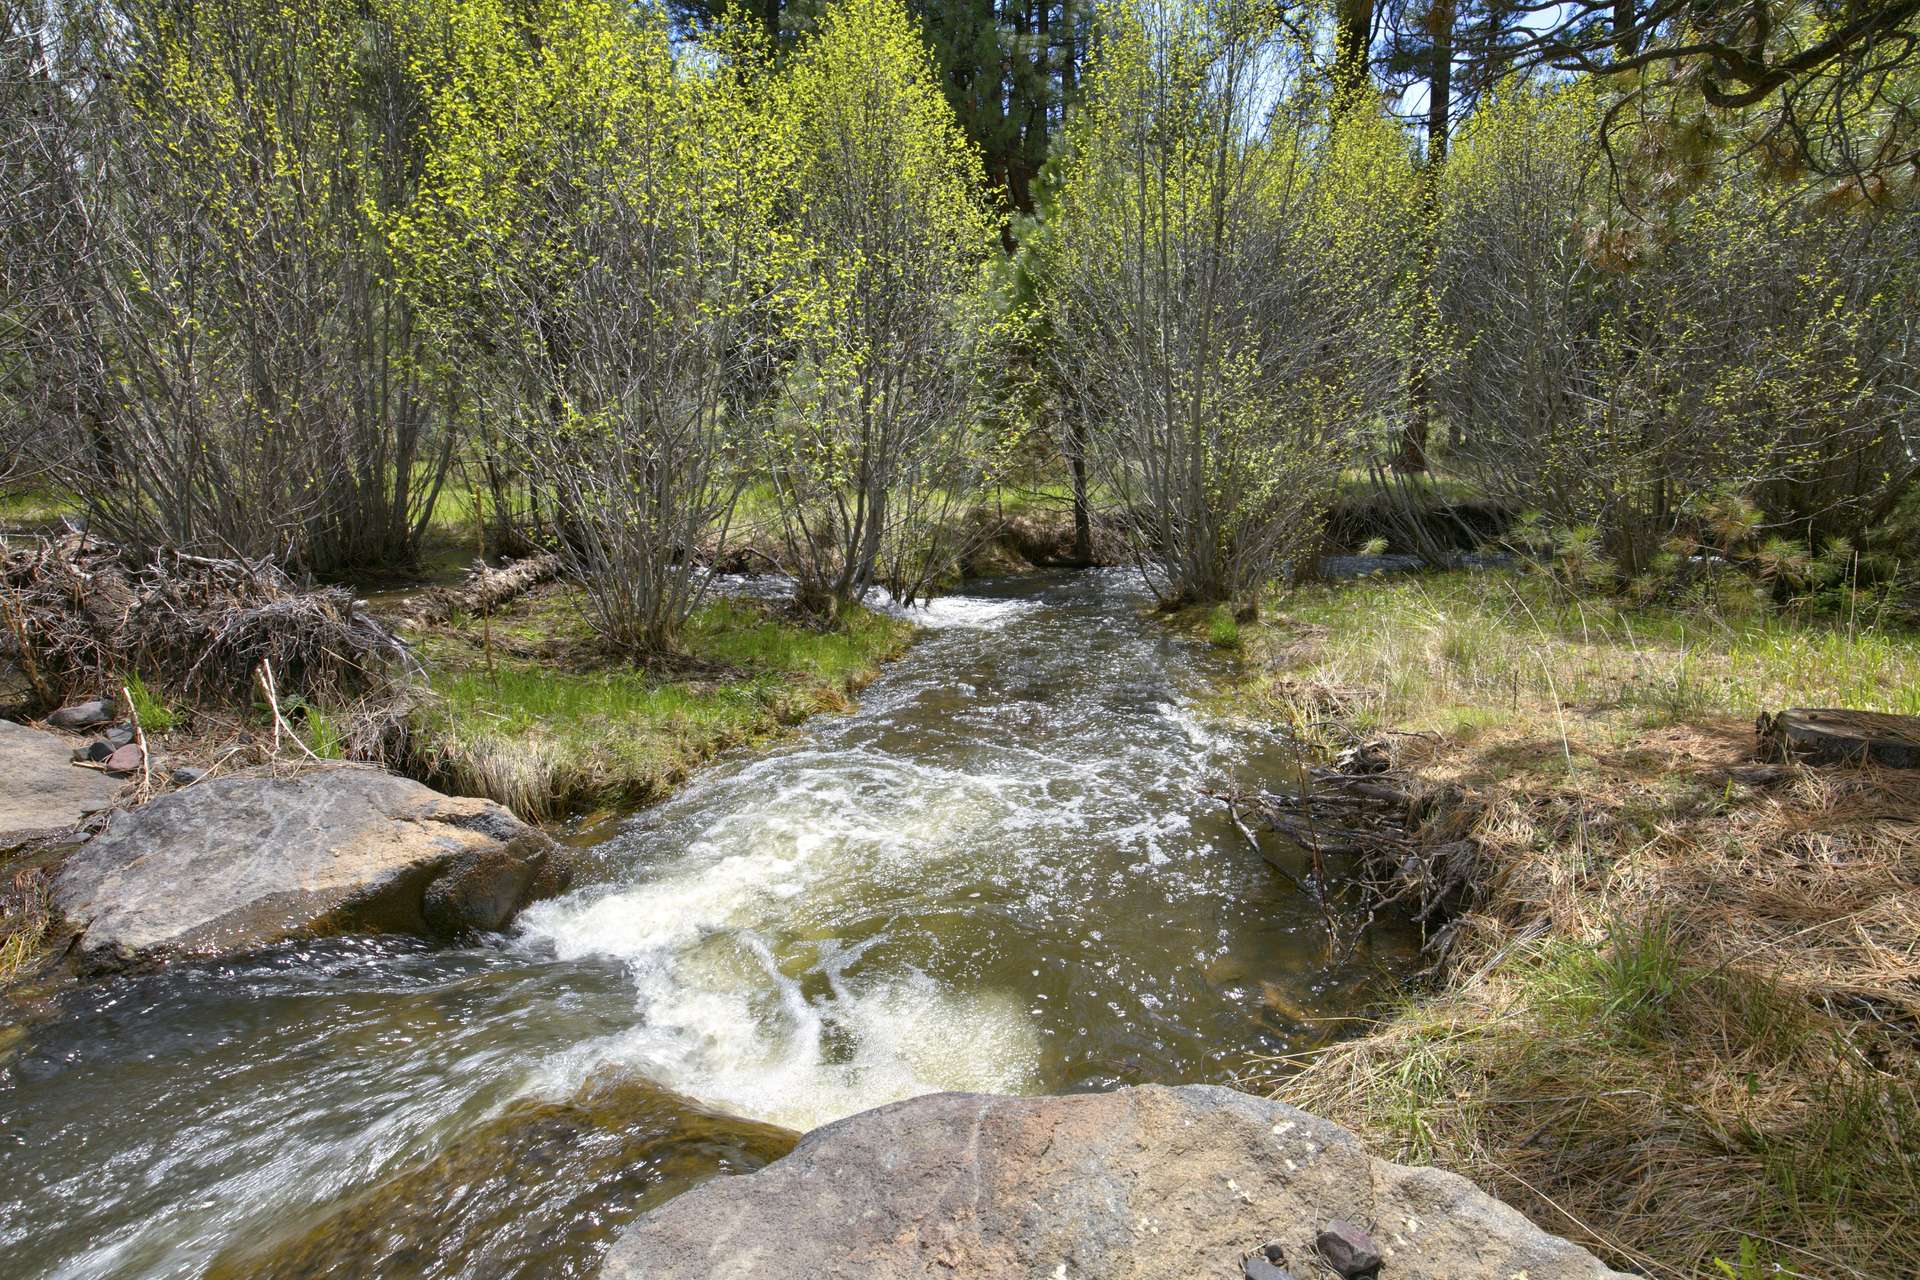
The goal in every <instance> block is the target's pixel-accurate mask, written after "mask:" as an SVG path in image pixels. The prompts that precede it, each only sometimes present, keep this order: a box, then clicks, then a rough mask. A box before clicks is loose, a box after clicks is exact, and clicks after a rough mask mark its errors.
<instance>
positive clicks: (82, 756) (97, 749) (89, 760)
mask: <svg viewBox="0 0 1920 1280" xmlns="http://www.w3.org/2000/svg"><path fill="white" fill-rule="evenodd" d="M113 747H114V744H113V743H111V742H106V741H103V740H101V739H99V738H95V739H94V740H93V741H92V742H89V743H88V744H87V745H86V746H84V747H79V748H76V749H75V751H74V753H73V762H74V763H75V764H99V763H100V762H101V761H102V760H105V759H106V758H107V757H108V756H110V755H112V754H113Z"/></svg>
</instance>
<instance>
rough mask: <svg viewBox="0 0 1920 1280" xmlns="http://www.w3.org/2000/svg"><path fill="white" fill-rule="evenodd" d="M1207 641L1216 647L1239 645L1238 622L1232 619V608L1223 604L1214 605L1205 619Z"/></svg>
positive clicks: (1236, 646)
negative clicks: (1211, 611) (1210, 613)
mask: <svg viewBox="0 0 1920 1280" xmlns="http://www.w3.org/2000/svg"><path fill="white" fill-rule="evenodd" d="M1207 643H1208V644H1210V645H1212V646H1213V647H1214V648H1216V649H1238V648H1239V647H1240V624H1239V623H1238V622H1236V621H1234V617H1233V610H1231V609H1229V608H1227V607H1226V606H1225V605H1217V606H1215V607H1214V610H1213V614H1212V616H1211V617H1209V618H1208V619H1207Z"/></svg>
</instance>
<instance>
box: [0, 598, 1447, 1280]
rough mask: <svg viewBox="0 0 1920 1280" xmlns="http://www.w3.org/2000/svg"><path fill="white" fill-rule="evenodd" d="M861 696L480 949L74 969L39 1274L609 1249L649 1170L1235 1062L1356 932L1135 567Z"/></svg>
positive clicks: (45, 1102) (1286, 1036)
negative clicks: (1264, 804) (928, 1099)
mask: <svg viewBox="0 0 1920 1280" xmlns="http://www.w3.org/2000/svg"><path fill="white" fill-rule="evenodd" d="M970 590H971V592H972V594H969V595H966V596H962V597H955V598H949V599H945V600H941V601H939V602H937V603H936V604H935V605H934V606H933V607H932V608H931V609H929V610H925V611H919V612H917V614H916V616H917V617H918V618H919V620H921V621H922V622H923V623H924V624H925V625H926V627H927V632H926V634H925V636H924V637H923V638H922V639H921V640H920V642H919V643H918V644H917V645H916V646H915V648H914V649H913V650H912V651H911V652H910V653H909V654H908V656H907V657H906V658H904V659H902V660H901V661H900V662H898V663H896V664H894V665H893V666H892V667H891V668H890V669H889V670H888V671H887V673H886V674H885V675H884V676H883V677H882V678H881V679H880V680H879V681H878V682H876V683H875V684H874V685H873V686H872V687H871V688H869V689H868V690H867V691H866V693H865V694H864V695H863V697H862V700H861V707H860V710H859V711H858V712H857V713H856V714H854V715H851V716H846V717H840V718H823V719H820V720H817V721H814V722H811V723H809V724H808V725H807V726H805V728H804V730H803V731H802V732H801V733H800V734H798V735H796V736H795V737H794V738H792V739H790V740H789V741H787V742H785V743H783V744H782V745H781V746H779V747H778V748H777V749H775V750H773V751H771V752H762V753H756V754H742V755H741V756H739V757H737V758H733V759H730V760H728V761H726V762H724V763H722V764H721V765H720V766H719V767H717V768H715V769H713V770H710V771H709V772H707V773H705V774H704V775H702V776H701V777H700V778H698V779H697V780H696V781H695V782H694V783H693V784H692V785H690V786H689V787H687V788H686V789H685V790H684V791H682V792H681V793H680V794H679V795H678V796H676V797H675V798H673V799H672V800H670V801H668V802H667V803H665V804H663V805H660V806H658V807H657V808H654V809H652V810H649V811H647V812H645V813H642V814H639V815H636V816H634V817H632V818H630V819H628V820H627V821H626V822H625V823H623V824H621V825H620V826H619V827H618V829H617V830H616V831H615V832H614V833H613V834H612V835H611V837H610V838H608V839H605V840H604V841H602V842H600V843H598V844H596V845H594V846H593V848H592V850H591V861H592V863H593V866H594V873H593V875H592V877H591V883H589V884H588V885H587V887H585V888H583V889H581V890H579V891H577V892H575V893H573V894H572V895H570V896H568V897H566V898H563V899H560V900H557V901H554V902H549V903H545V904H542V905H540V906H537V907H535V908H533V909H532V910H531V911H530V912H528V913H527V914H526V915H525V916H524V917H523V919H522V922H521V925H520V927H519V928H518V930H517V931H516V932H515V933H514V934H513V936H510V937H506V938H502V939H499V940H496V941H494V942H492V943H490V944H488V945H485V946H478V947H474V948H470V949H462V950H451V951H449V950H431V949H427V948H424V947H422V946H419V945H417V944H412V943H405V942H397V941H378V942H375V941H365V940H360V941H354V940H345V941H338V942H331V943H327V944H324V945H313V946H306V947H300V948H289V949H286V950H284V951H281V952H278V953H274V954H271V955H266V956H262V957H257V958H254V959H250V960H248V961H245V962H240V963H233V964H228V965H223V966H218V967H206V968H199V969H179V970H175V971H171V972H168V973H164V974H159V975H153V976H148V977H144V978H138V979H131V980H122V981H117V982H113V983H108V984H103V985H98V986H94V987H91V988H87V989H83V990H81V991H80V992H78V993H77V994H75V995H73V996H71V997H69V999H68V1007H67V1009H66V1010H65V1012H64V1014H63V1016H62V1017H61V1018H60V1019H58V1020H56V1021H54V1022H51V1023H48V1024H45V1025H42V1026H40V1027H38V1028H36V1029H35V1030H33V1031H32V1033H31V1035H30V1037H29V1038H28V1039H27V1040H26V1042H25V1043H24V1044H22V1045H20V1046H19V1047H17V1048H16V1049H15V1050H13V1051H12V1053H11V1056H10V1058H9V1060H7V1061H6V1062H5V1064H4V1066H3V1067H0V1170H3V1171H4V1176H0V1259H5V1260H6V1261H5V1263H4V1264H0V1271H3V1272H4V1273H5V1274H6V1275H8V1276H15V1275H17V1276H21V1277H37V1276H59V1277H106V1276H114V1277H119V1276H127V1277H132V1276H142V1277H146V1276H196V1275H203V1274H212V1275H219V1276H229V1275H230V1276H262V1275H279V1276H309V1275H311V1276H320V1275H326V1276H348V1275H358V1276H369V1277H373V1276H382V1277H399V1276H415V1275H419V1276H448V1277H503V1276H527V1277H532V1276H543V1277H544V1276H564V1275H583V1274H591V1270H592V1265H593V1260H594V1259H595V1258H596V1257H597V1255H598V1253H599V1251H600V1249H601V1248H603V1247H604V1242H605V1241H606V1240H607V1239H608V1238H610V1236H611V1235H612V1234H613V1233H615V1232H617V1230H618V1229H619V1227H620V1226H621V1225H622V1224H623V1223H624V1222H626V1221H628V1220H629V1219H630V1218H631V1217H632V1215H633V1214H634V1213H635V1212H637V1211H638V1210H639V1209H640V1208H644V1207H646V1206H648V1205H651V1204H654V1203H657V1202H659V1201H660V1200H662V1199H665V1198H666V1197H668V1196H670V1195H673V1194H675V1193H677V1192H679V1191H681V1190H684V1189H686V1188H687V1187H689V1186H691V1185H694V1184H695V1183H697V1182H698V1181H701V1180H703V1179H705V1178H708V1177H712V1176H715V1175H716V1174H720V1173H728V1172H739V1171H744V1170H748V1169H752V1168H755V1167H758V1166H759V1165H760V1164H763V1163H765V1161H766V1160H768V1159H772V1158H775V1157H777V1156H778V1155H779V1154H781V1152H782V1151H784V1150H785V1149H786V1146H787V1145H788V1144H790V1142H791V1140H792V1138H791V1135H790V1134H787V1133H783V1132H780V1131H779V1130H778V1129H775V1128H773V1127H772V1126H780V1127H782V1128H784V1129H791V1130H800V1129H805V1128H808V1127H811V1126H814V1125H817V1124H820V1123H823V1122H825V1121H828V1120H831V1119H834V1118H836V1117H839V1116H843V1115H847V1114H849V1113H851V1112H854V1111H857V1110H861V1109H863V1108H866V1107H871V1106H875V1105H878V1104H880V1103H883V1102H888V1101H891V1100H894V1099H898V1098H903V1097H907V1096H910V1095H913V1094H917V1093H922V1092H927V1091H930V1090H937V1089H972V1090H994V1091H1001V1092H1041V1091H1056V1090H1070V1089H1095V1088H1101V1087H1106V1086H1111V1085H1114V1084H1118V1083H1133V1082H1143V1081H1161V1082H1185V1081H1220V1082H1225V1081H1229V1080H1231V1079H1232V1078H1233V1077H1234V1076H1235V1075H1236V1074H1238V1073H1241V1072H1244V1071H1245V1070H1246V1069H1247V1067H1248V1062H1249V1058H1250V1057H1251V1056H1252V1055H1256V1054H1272V1053H1280V1052H1287V1051H1290V1050H1294V1049H1299V1048H1304V1047H1309V1046H1311V1045H1313V1044H1317V1043H1320V1042H1322V1041H1323V1040H1325V1039H1327V1038H1328V1037H1329V1036H1330V1035H1331V1034H1333V1028H1335V1027H1337V1025H1338V1024H1337V1023H1332V1022H1328V1021H1325V1020H1326V1019H1332V1018H1337V1017H1338V1016H1339V1015H1340V1014H1342V1013H1345V1012H1349V1011H1351V1010H1352V1009H1353V1008H1354V1007H1355V1006H1356V1005H1357V1004H1358V1003H1360V1002H1362V1001H1363V1000H1364V999H1366V998H1367V996H1368V995H1369V994H1371V993H1372V991H1373V988H1372V987H1371V985H1370V983H1371V979H1372V976H1373V975H1374V974H1375V973H1377V972H1378V971H1380V970H1381V969H1383V968H1390V967H1392V966H1393V965H1395V964H1396V963H1398V962H1399V961H1401V960H1403V959H1405V958H1406V957H1407V956H1408V955H1409V954H1410V952H1411V950H1412V948H1413V946H1414V939H1413V938H1412V937H1411V936H1408V935H1405V934H1396V933H1394V932H1393V931H1391V930H1387V931H1384V932H1381V931H1376V936H1375V937H1374V938H1373V940H1372V942H1371V943H1370V945H1369V946H1367V947H1363V948H1361V950H1360V951H1359V953H1358V955H1357V956H1356V957H1355V958H1354V959H1353V961H1352V964H1351V965H1350V966H1349V967H1348V968H1347V969H1345V970H1341V971H1335V972H1328V971H1327V970H1326V968H1325V962H1326V956H1325V954H1324V947H1323V945H1322V942H1321V935H1320V931H1319V929H1318V926H1317V924H1316V917H1315V914H1314V911H1313V908H1312V907H1311V905H1310V904H1309V903H1307V902H1305V901H1304V900H1302V899H1301V898H1300V897H1299V896H1298V895H1297V894H1296V893H1294V892H1293V891H1292V890H1291V889H1290V888H1289V887H1288V886H1287V884H1286V882H1285V881H1284V880H1283V879H1282V878H1281V877H1280V876H1278V875H1276V874H1275V873H1274V872H1273V871H1272V870H1271V869H1270V868H1268V867H1267V866H1266V865H1265V864H1264V863H1263V862H1262V861H1261V859H1260V858H1259V857H1258V856H1257V855H1255V854H1254V853H1253V852H1252V851H1250V850H1249V849H1247V848H1246V846H1245V844H1244V843H1243V841H1242V840H1241V838H1240V837H1239V835H1238V834H1237V833H1236V832H1235V831H1234V829H1233V828H1232V826H1231V825H1230V824H1229V823H1228V822H1227V821H1226V818H1225V814H1224V812H1223V811H1222V809H1221V807H1220V805H1219V804H1218V803H1217V802H1216V801H1213V800H1211V799H1209V798H1207V797H1206V796H1204V795H1202V794H1201V789H1202V788H1203V787H1208V786H1218V785H1222V784H1227V785H1231V784H1235V783H1238V784H1241V785H1258V784H1260V783H1261V782H1263V781H1271V780H1273V779H1275V778H1277V777H1279V776H1281V775H1283V774H1285V773H1286V772H1288V771H1289V770H1290V768H1291V767H1292V764H1293V761H1294V753H1293V751H1292V750H1291V748H1289V747H1288V745H1287V744H1286V743H1285V742H1284V741H1283V740H1281V739H1279V738H1277V737H1271V736H1268V735H1266V734H1264V733H1262V732H1259V731H1256V730H1251V729H1247V730H1243V729H1238V728H1223V727H1221V726H1220V725H1219V724H1217V723H1210V722H1208V721H1206V720H1205V719H1204V718H1203V717H1202V716H1201V715H1199V714H1198V713H1197V711H1196V709H1195V704H1196V703H1197V701H1198V700H1199V699H1201V698H1203V697H1205V696H1206V694H1207V692H1208V690H1209V687H1210V683H1211V682H1212V681H1213V680H1215V679H1216V678H1217V677H1218V676H1220V675H1221V674H1223V672H1224V666H1223V664H1224V662H1225V659H1223V658H1221V657H1220V656H1218V655H1216V654H1215V653H1213V652H1211V651H1209V650H1207V649H1205V648H1204V647H1202V646H1199V645H1197V644H1195V643H1193V642H1191V641H1189V640H1187V639H1185V638H1182V637H1180V636H1177V635H1175V634H1173V633H1172V632H1170V631H1169V630H1167V629H1166V628H1164V627H1163V626H1161V625H1160V624H1158V623H1157V622H1155V621H1153V620H1151V619H1149V618H1146V617H1143V616H1142V613H1141V610H1142V608H1143V605H1144V603H1145V600H1144V595H1143V593H1142V592H1141V590H1140V589H1139V587H1138V586H1137V584H1136V583H1135V582H1134V581H1133V580H1132V579H1131V578H1130V577H1129V576H1127V575H1126V574H1124V573H1119V572H1097V573H1084V574H1075V575H1059V576H1040V577H1027V578H1021V579H1017V580H1008V581H1005V582H1001V583H994V584H987V585H985V586H976V587H974V588H971V589H970Z"/></svg>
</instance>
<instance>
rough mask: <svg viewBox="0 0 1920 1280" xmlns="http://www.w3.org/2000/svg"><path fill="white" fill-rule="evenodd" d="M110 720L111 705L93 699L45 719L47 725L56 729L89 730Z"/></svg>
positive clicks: (63, 709)
mask: <svg viewBox="0 0 1920 1280" xmlns="http://www.w3.org/2000/svg"><path fill="white" fill-rule="evenodd" d="M111 719H113V705H112V704H111V703H107V702H102V701H100V700H99V699H98V698H95V699H94V700H93V701H92V702H76V703H74V704H73V705H72V706H70V707H62V708H60V709H59V710H58V711H56V712H54V713H53V714H52V715H50V716H48V717H47V723H48V724H50V725H52V726H53V727H54V728H56V729H91V728H92V727H93V726H94V725H97V724H105V723H106V722H107V721H109V720H111Z"/></svg>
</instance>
